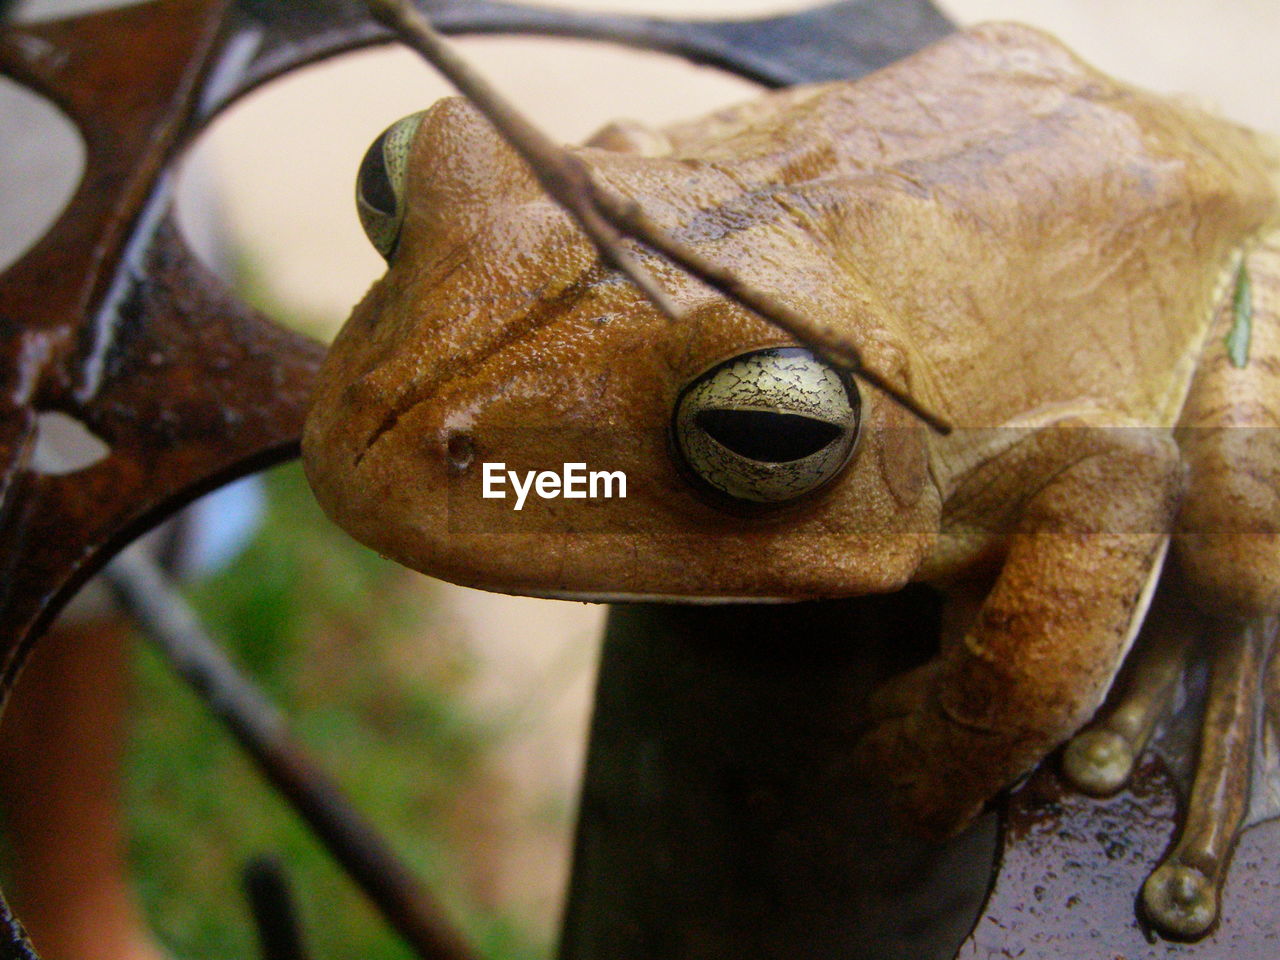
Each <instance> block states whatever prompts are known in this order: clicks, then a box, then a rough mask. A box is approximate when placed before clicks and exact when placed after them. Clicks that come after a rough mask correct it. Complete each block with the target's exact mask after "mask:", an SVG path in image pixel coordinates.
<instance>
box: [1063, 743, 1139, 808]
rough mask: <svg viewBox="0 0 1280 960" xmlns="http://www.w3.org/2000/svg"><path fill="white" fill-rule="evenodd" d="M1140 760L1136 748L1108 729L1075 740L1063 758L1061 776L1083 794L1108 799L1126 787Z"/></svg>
mask: <svg viewBox="0 0 1280 960" xmlns="http://www.w3.org/2000/svg"><path fill="white" fill-rule="evenodd" d="M1136 759H1137V754H1136V753H1135V752H1134V746H1133V744H1131V743H1130V742H1129V741H1128V740H1126V739H1125V738H1124V737H1122V736H1121V735H1120V734H1118V733H1116V732H1115V731H1114V730H1108V729H1106V728H1105V727H1100V728H1097V729H1090V730H1086V731H1084V732H1083V733H1081V734H1079V735H1077V736H1076V737H1074V738H1073V739H1072V740H1071V742H1070V743H1069V744H1068V745H1067V749H1066V752H1065V753H1064V754H1063V755H1062V772H1063V773H1064V774H1066V777H1067V779H1068V780H1070V781H1071V783H1072V785H1073V786H1075V787H1076V789H1078V790H1080V791H1081V792H1082V793H1087V794H1090V795H1091V796H1095V797H1105V796H1109V795H1111V794H1113V793H1115V792H1116V791H1117V790H1119V789H1120V788H1121V787H1123V786H1124V785H1125V784H1126V783H1127V782H1128V780H1129V776H1130V774H1132V773H1133V765H1134V762H1135V761H1136Z"/></svg>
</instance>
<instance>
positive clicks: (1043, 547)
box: [858, 425, 1181, 836]
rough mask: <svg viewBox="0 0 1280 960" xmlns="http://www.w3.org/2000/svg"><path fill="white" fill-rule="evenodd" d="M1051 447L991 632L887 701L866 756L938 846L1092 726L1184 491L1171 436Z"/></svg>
mask: <svg viewBox="0 0 1280 960" xmlns="http://www.w3.org/2000/svg"><path fill="white" fill-rule="evenodd" d="M1037 446H1038V447H1039V449H1040V450H1041V451H1042V454H1043V455H1042V456H1040V457H1038V458H1037V459H1039V461H1040V462H1039V464H1038V469H1039V471H1040V472H1039V474H1038V476H1039V477H1041V478H1042V479H1040V481H1039V483H1038V484H1035V487H1034V488H1033V489H1035V490H1036V492H1034V493H1033V494H1032V495H1031V496H1030V498H1029V499H1027V500H1026V501H1025V503H1024V504H1023V506H1022V510H1021V516H1020V518H1019V520H1018V523H1017V526H1016V528H1015V530H1014V532H1013V533H1012V534H1011V535H1010V536H1009V537H1008V552H1007V554H1006V557H1005V559H1004V562H1003V565H1002V567H1001V569H1000V573H999V575H998V576H997V578H996V581H995V584H994V586H993V588H992V590H991V592H990V593H989V594H988V596H987V598H986V600H985V602H984V603H983V605H982V608H981V610H980V612H979V614H978V616H977V619H976V620H975V622H974V624H973V625H972V626H971V627H970V628H969V630H968V631H967V632H966V634H965V635H964V637H963V639H962V640H961V641H960V642H959V643H955V644H952V645H949V646H947V647H946V648H945V649H943V650H942V651H941V652H940V653H939V655H938V657H937V658H936V659H935V660H933V661H932V662H930V663H928V664H926V665H925V666H924V667H921V668H919V669H918V670H916V671H914V672H912V673H910V674H908V675H906V676H905V677H902V678H899V679H898V680H897V681H895V682H893V683H892V684H890V685H889V686H888V687H887V688H886V689H884V690H883V691H882V692H881V693H879V694H877V695H876V696H875V697H873V702H872V704H871V713H872V717H873V720H874V726H873V727H872V729H871V730H870V731H869V732H868V733H867V734H866V735H865V736H864V737H863V739H862V741H861V742H860V744H859V748H858V753H859V760H860V762H861V763H862V764H863V766H864V767H865V768H866V769H868V770H869V772H871V773H872V774H873V775H874V776H876V777H877V778H880V779H882V780H884V781H887V782H888V784H889V786H890V789H891V795H892V797H891V799H892V801H893V803H894V805H895V806H897V807H898V808H899V809H900V810H901V811H902V812H903V813H904V814H905V815H906V816H907V819H909V820H911V821H913V822H915V823H917V824H919V825H920V826H921V827H922V828H923V829H924V830H925V831H926V832H928V833H931V834H934V835H938V836H942V835H946V834H948V833H951V832H954V831H956V830H958V829H960V828H961V827H963V826H964V825H965V824H966V823H967V822H968V821H969V820H970V819H972V818H973V816H975V815H976V814H977V813H978V811H979V810H980V808H981V806H982V804H983V803H984V802H985V801H986V800H987V799H988V798H990V797H991V796H993V795H994V794H995V793H997V792H998V791H999V790H1000V789H1002V788H1003V787H1005V786H1007V785H1008V784H1009V783H1010V782H1012V781H1013V780H1015V779H1016V778H1017V777H1019V776H1020V775H1022V774H1023V773H1025V772H1027V771H1028V770H1029V769H1031V767H1033V766H1034V765H1035V764H1036V763H1037V762H1038V761H1039V760H1040V759H1041V758H1042V757H1043V756H1044V755H1045V754H1046V753H1048V752H1049V751H1050V750H1051V749H1053V748H1054V747H1055V746H1057V745H1058V744H1059V743H1061V742H1062V741H1063V740H1065V739H1066V738H1067V737H1069V736H1070V735H1071V734H1072V733H1074V732H1075V731H1076V730H1077V729H1078V728H1079V727H1080V726H1081V724H1083V723H1084V722H1085V721H1086V720H1088V719H1089V717H1090V715H1091V714H1092V713H1093V711H1094V710H1096V709H1097V706H1098V704H1099V703H1100V702H1101V700H1102V698H1103V697H1104V696H1105V695H1106V692H1107V688H1108V687H1109V685H1110V683H1111V680H1112V678H1113V677H1114V675H1115V673H1116V670H1117V668H1118V665H1119V663H1120V661H1121V659H1122V658H1123V657H1124V654H1125V652H1126V651H1127V649H1128V646H1129V644H1130V642H1131V640H1132V638H1133V635H1134V633H1136V630H1137V626H1138V625H1139V624H1140V622H1141V619H1142V616H1143V614H1144V613H1145V607H1146V604H1147V601H1148V600H1149V597H1150V593H1151V589H1152V587H1153V585H1154V582H1155V578H1156V576H1157V575H1158V573H1159V568H1160V565H1161V562H1162V560H1163V556H1164V548H1165V546H1166V544H1167V540H1168V538H1167V534H1166V533H1164V532H1163V531H1167V530H1168V528H1169V526H1170V524H1171V523H1172V518H1173V513H1174V508H1175V505H1176V502H1177V497H1178V493H1179V490H1180V476H1181V473H1180V468H1179V463H1178V454H1177V450H1176V448H1175V447H1174V445H1173V443H1172V441H1171V440H1170V439H1169V438H1168V437H1167V436H1166V435H1163V434H1161V433H1160V432H1158V431H1145V430H1138V429H1107V428H1100V427H1097V426H1083V425H1077V427H1076V428H1075V429H1072V428H1071V427H1069V426H1067V425H1060V426H1059V427H1058V428H1056V429H1053V430H1046V431H1041V432H1040V433H1039V435H1038V438H1037ZM1021 480H1022V481H1023V482H1024V483H1025V482H1027V481H1028V480H1030V481H1032V483H1034V482H1035V477H1034V476H1032V477H1028V476H1027V475H1026V474H1023V476H1022V477H1021Z"/></svg>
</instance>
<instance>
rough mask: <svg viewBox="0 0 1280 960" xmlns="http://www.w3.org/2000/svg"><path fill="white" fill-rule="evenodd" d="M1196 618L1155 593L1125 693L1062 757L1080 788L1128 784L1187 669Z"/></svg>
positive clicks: (1098, 792)
mask: <svg viewBox="0 0 1280 960" xmlns="http://www.w3.org/2000/svg"><path fill="white" fill-rule="evenodd" d="M1197 624H1198V620H1197V619H1196V617H1195V616H1194V615H1192V614H1191V613H1190V611H1189V608H1188V606H1187V604H1186V601H1185V599H1184V598H1183V597H1182V596H1181V595H1179V594H1176V593H1174V592H1172V591H1165V592H1164V594H1162V595H1160V596H1157V598H1156V601H1155V602H1154V603H1153V604H1152V607H1151V610H1150V612H1149V614H1148V616H1147V622H1146V626H1145V627H1144V629H1143V635H1142V638H1141V640H1140V642H1139V646H1138V648H1137V649H1136V650H1134V652H1133V654H1132V655H1131V657H1130V662H1129V665H1128V671H1129V678H1128V682H1127V683H1126V685H1125V687H1124V691H1123V695H1122V696H1121V697H1119V698H1118V699H1117V700H1116V701H1115V702H1114V703H1113V704H1111V705H1109V706H1108V707H1107V708H1105V709H1104V710H1103V712H1102V713H1101V714H1100V715H1099V716H1098V717H1097V718H1096V719H1095V720H1094V722H1093V723H1092V724H1091V725H1090V726H1089V727H1088V728H1087V729H1085V730H1084V731H1082V732H1081V733H1078V734H1076V736H1075V737H1073V738H1072V740H1071V741H1070V743H1068V745H1067V749H1066V751H1065V752H1064V753H1063V755H1062V772H1063V774H1064V775H1065V776H1066V778H1067V779H1068V780H1069V781H1070V782H1071V783H1072V785H1073V786H1075V787H1076V789H1078V790H1080V791H1081V792H1083V793H1087V794H1091V795H1092V796H1099V797H1105V796H1108V795H1109V794H1112V793H1115V792H1116V791H1117V790H1119V789H1120V788H1121V787H1123V786H1124V785H1125V783H1126V782H1128V780H1129V776H1130V775H1131V774H1132V773H1133V768H1134V764H1135V763H1137V759H1138V757H1139V756H1141V755H1142V751H1143V750H1144V749H1145V748H1146V745H1147V741H1148V740H1149V739H1150V737H1151V733H1152V731H1153V730H1154V729H1155V726H1156V721H1158V720H1159V719H1160V717H1161V716H1162V715H1163V714H1164V712H1165V711H1166V709H1167V708H1168V706H1169V704H1170V702H1171V701H1172V699H1173V697H1174V692H1175V691H1176V689H1177V685H1178V680H1179V678H1180V677H1181V676H1182V673H1183V670H1184V669H1185V668H1186V664H1187V655H1188V653H1189V652H1190V650H1191V647H1192V645H1193V643H1194V642H1195V640H1196V638H1197V635H1198V629H1197Z"/></svg>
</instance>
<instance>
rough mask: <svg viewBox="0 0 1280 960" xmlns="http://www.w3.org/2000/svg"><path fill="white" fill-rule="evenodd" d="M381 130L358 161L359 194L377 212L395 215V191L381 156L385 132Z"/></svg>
mask: <svg viewBox="0 0 1280 960" xmlns="http://www.w3.org/2000/svg"><path fill="white" fill-rule="evenodd" d="M389 132H390V131H383V132H382V133H381V134H379V135H378V139H377V140H375V141H373V145H372V146H370V147H369V149H368V150H367V151H366V152H365V155H364V159H363V160H361V161H360V173H359V175H358V176H359V180H360V195H361V196H362V197H364V202H365V203H367V204H369V206H371V207H373V209H375V210H377V211H378V212H379V213H385V214H386V215H387V216H389V217H391V216H395V212H396V193H395V190H394V189H393V188H392V186H391V180H390V179H389V178H388V177H387V164H386V161H385V160H384V159H383V156H382V145H383V144H384V143H385V142H386V139H387V133H389Z"/></svg>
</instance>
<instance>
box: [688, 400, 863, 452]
mask: <svg viewBox="0 0 1280 960" xmlns="http://www.w3.org/2000/svg"><path fill="white" fill-rule="evenodd" d="M695 421H696V423H697V424H698V426H699V427H701V428H702V429H703V430H705V431H706V432H707V434H709V435H710V436H711V438H712V439H714V440H716V441H717V442H718V443H720V444H721V445H722V446H725V447H728V448H729V449H730V450H732V451H733V452H734V453H736V454H738V455H739V456H743V457H746V458H747V459H749V460H759V461H761V462H763V463H789V462H791V461H792V460H801V459H803V458H804V457H807V456H809V455H810V454H814V453H817V452H818V451H819V450H821V449H822V448H823V447H825V446H827V444H829V443H831V441H833V440H835V439H836V438H837V437H839V436H840V433H841V430H840V427H838V426H837V425H836V424H834V423H827V422H826V421H825V420H815V419H813V418H812V417H806V416H802V415H801V414H798V413H777V412H775V411H772V410H715V409H712V410H700V411H699V412H698V414H697V416H696V417H695Z"/></svg>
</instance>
